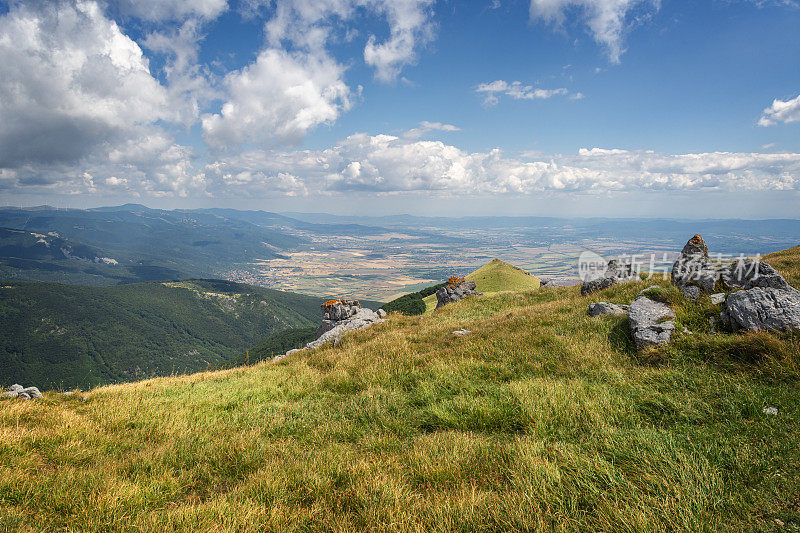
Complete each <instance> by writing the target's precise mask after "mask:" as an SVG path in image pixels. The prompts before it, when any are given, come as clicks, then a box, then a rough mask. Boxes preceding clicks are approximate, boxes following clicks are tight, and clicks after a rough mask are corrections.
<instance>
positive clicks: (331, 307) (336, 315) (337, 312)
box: [317, 300, 361, 338]
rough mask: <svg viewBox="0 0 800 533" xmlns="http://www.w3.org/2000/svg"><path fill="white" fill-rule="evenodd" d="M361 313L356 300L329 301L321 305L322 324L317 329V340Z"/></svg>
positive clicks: (359, 305)
mask: <svg viewBox="0 0 800 533" xmlns="http://www.w3.org/2000/svg"><path fill="white" fill-rule="evenodd" d="M359 311H361V304H360V303H358V300H329V301H327V302H325V303H324V304H322V324H320V325H319V327H318V328H317V338H320V337H321V336H322V335H323V334H325V333H326V332H328V331H330V330H332V329H333V328H335V327H336V326H338V325H339V324H341V323H342V322H343V321H346V320H350V319H351V318H352V317H354V316H356V315H357V314H358V312H359Z"/></svg>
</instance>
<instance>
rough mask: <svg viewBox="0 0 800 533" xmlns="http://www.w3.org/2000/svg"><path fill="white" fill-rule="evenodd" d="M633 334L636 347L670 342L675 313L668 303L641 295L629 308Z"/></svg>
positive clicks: (673, 328) (640, 348)
mask: <svg viewBox="0 0 800 533" xmlns="http://www.w3.org/2000/svg"><path fill="white" fill-rule="evenodd" d="M628 319H629V320H630V328H631V335H632V336H633V340H634V342H635V343H636V348H637V349H639V350H642V349H644V348H647V347H648V346H659V345H662V344H666V343H668V342H669V339H670V337H671V336H672V332H673V331H674V330H675V322H674V321H673V320H674V319H675V313H674V312H673V311H672V309H670V308H669V307H668V306H667V305H666V304H663V303H661V302H656V301H653V300H651V299H650V298H648V297H647V296H639V297H638V298H636V300H634V301H633V303H632V304H631V305H630V308H629V309H628Z"/></svg>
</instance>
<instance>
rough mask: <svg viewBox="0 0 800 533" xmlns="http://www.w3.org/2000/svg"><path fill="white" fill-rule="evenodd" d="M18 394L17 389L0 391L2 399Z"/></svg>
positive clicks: (14, 396)
mask: <svg viewBox="0 0 800 533" xmlns="http://www.w3.org/2000/svg"><path fill="white" fill-rule="evenodd" d="M18 395H19V393H18V392H17V391H13V390H7V391H3V392H2V393H0V398H3V399H6V398H9V399H10V398H16V397H17V396H18Z"/></svg>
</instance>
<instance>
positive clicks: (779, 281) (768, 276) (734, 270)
mask: <svg viewBox="0 0 800 533" xmlns="http://www.w3.org/2000/svg"><path fill="white" fill-rule="evenodd" d="M722 282H723V284H724V285H725V288H727V289H728V290H734V289H753V288H755V287H762V288H772V289H779V290H784V291H785V290H790V289H792V286H791V285H789V283H788V282H787V281H786V279H784V277H783V276H781V275H780V274H779V273H778V271H777V270H775V269H774V268H773V267H772V265H770V264H769V263H767V262H766V261H761V260H759V259H749V258H748V259H740V260H738V261H734V262H733V263H731V264H730V265H728V267H727V268H725V269H723V271H722Z"/></svg>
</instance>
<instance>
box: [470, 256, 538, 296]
mask: <svg viewBox="0 0 800 533" xmlns="http://www.w3.org/2000/svg"><path fill="white" fill-rule="evenodd" d="M467 279H468V280H469V281H474V282H475V283H476V284H477V285H478V289H477V290H478V292H482V293H484V294H494V293H496V292H501V291H527V290H532V289H538V288H539V285H540V284H541V282H540V281H539V278H537V277H536V276H532V275H530V274H528V273H527V272H526V271H524V270H522V269H521V268H519V267H516V266H514V265H512V264H510V263H506V262H505V261H501V260H500V259H492V260H491V261H489V262H488V263H486V264H485V265H483V266H482V267H480V268H479V269H478V270H476V271H475V272H473V273H472V274H469V275H468V276H467Z"/></svg>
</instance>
